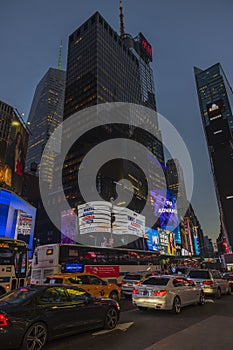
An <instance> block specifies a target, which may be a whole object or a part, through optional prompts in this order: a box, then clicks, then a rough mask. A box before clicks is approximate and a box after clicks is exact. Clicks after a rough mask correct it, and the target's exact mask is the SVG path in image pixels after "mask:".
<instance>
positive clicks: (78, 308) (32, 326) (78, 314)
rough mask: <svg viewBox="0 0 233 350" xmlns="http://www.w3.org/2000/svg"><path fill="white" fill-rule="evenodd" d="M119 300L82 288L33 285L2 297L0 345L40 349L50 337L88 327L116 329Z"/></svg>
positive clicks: (77, 331)
mask: <svg viewBox="0 0 233 350" xmlns="http://www.w3.org/2000/svg"><path fill="white" fill-rule="evenodd" d="M119 313H120V307H119V304H118V303H117V302H116V301H115V300H112V299H107V298H97V297H94V296H92V295H90V294H89V293H87V292H86V291H84V290H83V289H81V288H78V287H72V286H68V285H67V286H64V285H56V286H55V285H34V286H33V285H31V286H26V287H22V288H19V289H17V290H16V291H12V292H9V293H7V294H5V295H3V296H2V297H1V298H0V344H1V345H0V347H1V349H8V348H17V349H19V348H20V349H23V350H40V349H42V348H43V346H44V344H45V343H46V341H47V340H50V339H53V338H58V337H61V336H66V335H71V334H74V333H79V332H82V331H86V330H89V329H96V328H106V329H113V328H114V327H115V326H116V324H117V322H118V320H119Z"/></svg>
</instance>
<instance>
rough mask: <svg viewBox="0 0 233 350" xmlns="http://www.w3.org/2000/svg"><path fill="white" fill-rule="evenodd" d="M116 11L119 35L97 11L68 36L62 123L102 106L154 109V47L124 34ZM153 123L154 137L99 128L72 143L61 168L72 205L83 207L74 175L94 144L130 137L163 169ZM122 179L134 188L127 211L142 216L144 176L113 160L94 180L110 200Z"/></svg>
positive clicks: (67, 195) (122, 25) (102, 193)
mask: <svg viewBox="0 0 233 350" xmlns="http://www.w3.org/2000/svg"><path fill="white" fill-rule="evenodd" d="M120 9H121V15H120V18H121V30H120V32H121V35H118V34H117V33H116V31H115V30H113V29H112V27H111V26H110V25H109V24H108V23H107V22H106V20H105V19H104V18H103V17H102V16H101V15H100V13H98V12H96V13H95V14H94V15H93V16H91V17H90V18H89V19H88V20H87V21H86V22H85V23H84V24H82V25H81V26H80V27H79V28H78V29H77V30H76V31H75V32H74V33H72V34H71V35H70V37H69V48H68V59H67V76H66V89H65V105H64V119H66V118H68V117H69V116H70V115H72V114H74V113H75V112H77V111H79V110H81V109H84V108H86V107H90V106H93V105H98V104H101V103H106V102H130V103H135V104H141V105H144V106H146V107H149V108H151V109H153V110H156V103H155V92H154V81H153V72H152V70H151V67H150V62H151V61H152V48H151V46H150V44H149V43H148V41H147V40H146V38H145V37H144V36H143V34H142V33H139V34H138V35H137V36H136V37H135V38H133V37H132V36H131V35H129V34H126V33H125V31H124V24H123V14H122V7H121V8H120ZM80 122H83V123H85V122H86V121H80ZM152 124H153V125H152V128H155V130H156V132H157V135H158V137H157V138H155V137H152V136H151V135H149V134H145V133H143V131H142V130H140V129H138V130H134V132H133V136H132V133H131V132H130V131H131V130H130V128H129V127H123V126H122V127H116V126H113V127H111V128H107V127H100V129H99V132H98V133H97V132H96V131H95V132H90V133H89V134H88V135H85V138H81V139H80V140H79V141H78V142H76V144H75V145H73V147H72V148H71V150H70V152H69V153H68V155H67V157H66V162H65V167H64V169H63V185H64V191H65V194H66V197H67V198H68V200H69V202H70V205H71V206H73V207H75V206H76V205H77V204H80V203H81V202H82V198H81V196H80V194H79V191H78V188H77V186H76V176H77V175H75V174H76V173H77V171H78V169H79V165H80V163H81V161H82V159H83V157H84V155H85V154H86V153H87V152H88V150H90V149H91V148H92V147H94V145H96V144H98V142H101V141H103V140H108V139H110V138H113V137H126V138H131V139H133V140H136V141H139V142H141V143H143V144H144V145H145V146H146V147H147V148H148V149H149V150H150V151H151V152H152V153H153V154H154V155H155V157H157V159H158V160H159V162H160V163H161V164H164V156H163V148H162V142H161V141H160V132H159V130H158V122H157V118H156V117H155V118H154V120H153V121H152ZM150 162H152V161H151V160H148V164H149V163H150ZM152 163H153V162H152ZM113 164H114V165H113ZM148 166H149V167H150V165H148ZM113 168H114V174H113V171H112V170H113ZM121 178H127V179H129V180H130V181H131V183H133V186H134V189H136V196H135V198H134V200H133V201H132V203H131V204H132V207H131V209H133V210H138V211H140V208H139V204H138V203H139V201H140V200H143V199H144V198H145V197H146V195H147V193H146V192H147V187H146V185H145V176H144V175H143V174H142V172H140V169H138V168H137V167H136V165H133V164H132V163H130V162H127V161H124V160H116V161H115V163H113V162H111V163H110V164H108V165H106V167H103V168H102V169H101V171H100V173H99V175H98V180H97V186H98V189H99V192H100V193H101V195H102V197H103V198H104V199H105V200H110V198H111V197H113V198H114V197H115V193H114V181H117V180H119V179H121ZM156 181H157V182H160V187H161V186H164V187H165V182H163V179H161V178H156ZM136 197H137V198H136Z"/></svg>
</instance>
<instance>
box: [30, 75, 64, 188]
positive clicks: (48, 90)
mask: <svg viewBox="0 0 233 350" xmlns="http://www.w3.org/2000/svg"><path fill="white" fill-rule="evenodd" d="M64 93H65V71H63V70H61V69H56V68H49V70H48V71H47V73H46V74H45V75H44V77H43V78H42V79H41V81H40V82H39V84H38V85H37V87H36V91H35V94H34V97H33V101H32V106H31V110H30V113H29V118H28V122H29V128H30V135H29V143H28V151H27V159H26V171H30V168H31V164H33V163H34V164H36V165H37V166H38V170H39V165H40V161H41V156H42V153H43V150H44V147H45V145H46V143H47V141H48V139H49V137H50V136H51V134H52V133H53V131H54V130H55V129H56V128H57V126H58V125H60V124H61V122H62V120H63V107H64ZM54 157H55V155H53V154H52V153H51V155H50V157H48V159H47V161H48V166H47V173H46V174H44V180H45V181H47V182H48V183H51V181H52V168H53V166H54Z"/></svg>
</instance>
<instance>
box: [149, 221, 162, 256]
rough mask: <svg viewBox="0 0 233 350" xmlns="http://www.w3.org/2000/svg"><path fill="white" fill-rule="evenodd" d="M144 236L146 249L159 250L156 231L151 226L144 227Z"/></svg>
mask: <svg viewBox="0 0 233 350" xmlns="http://www.w3.org/2000/svg"><path fill="white" fill-rule="evenodd" d="M146 237H147V238H146V239H147V246H148V249H149V250H154V251H156V252H160V241H159V233H158V231H157V230H155V229H153V228H150V227H146Z"/></svg>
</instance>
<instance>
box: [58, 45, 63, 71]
mask: <svg viewBox="0 0 233 350" xmlns="http://www.w3.org/2000/svg"><path fill="white" fill-rule="evenodd" d="M58 69H60V70H62V41H61V42H60V47H59V58H58Z"/></svg>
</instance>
